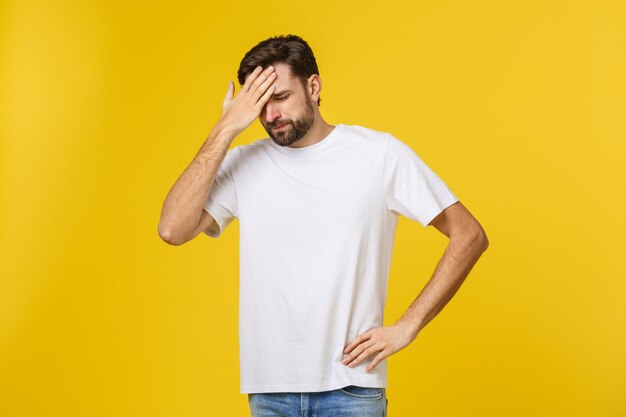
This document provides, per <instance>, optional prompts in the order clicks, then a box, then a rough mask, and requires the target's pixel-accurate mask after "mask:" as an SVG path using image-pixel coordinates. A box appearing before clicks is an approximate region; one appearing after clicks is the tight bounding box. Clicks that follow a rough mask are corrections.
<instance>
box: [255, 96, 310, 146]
mask: <svg viewBox="0 0 626 417" xmlns="http://www.w3.org/2000/svg"><path fill="white" fill-rule="evenodd" d="M305 101H306V106H305V110H304V115H303V116H302V117H300V118H299V119H295V120H291V121H289V120H275V121H274V122H273V123H271V124H268V125H267V126H265V125H263V127H264V128H265V131H266V132H267V134H268V135H270V137H271V138H272V140H273V141H274V142H275V143H276V144H277V145H279V146H289V145H291V144H292V143H294V142H297V141H299V140H300V139H302V137H303V136H304V135H306V134H307V132H308V131H309V129H311V126H313V122H314V120H315V113H314V111H313V105H312V104H311V102H310V101H309V100H305ZM285 123H286V124H287V126H285V127H283V128H282V129H281V130H274V128H275V127H278V126H281V125H284V124H285Z"/></svg>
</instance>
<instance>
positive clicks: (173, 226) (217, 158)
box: [158, 66, 276, 245]
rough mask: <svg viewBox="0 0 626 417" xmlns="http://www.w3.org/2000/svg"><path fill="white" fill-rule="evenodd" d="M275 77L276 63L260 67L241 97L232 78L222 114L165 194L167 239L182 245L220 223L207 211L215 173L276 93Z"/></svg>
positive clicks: (161, 224) (162, 234)
mask: <svg viewBox="0 0 626 417" xmlns="http://www.w3.org/2000/svg"><path fill="white" fill-rule="evenodd" d="M275 79H276V76H275V75H274V68H273V67H271V66H270V67H268V68H266V69H265V70H263V69H262V68H261V67H257V68H256V69H255V70H254V71H253V72H252V73H251V74H250V75H249V76H248V77H247V79H246V81H245V83H244V85H243V86H242V88H241V91H240V92H239V94H237V97H234V95H233V93H234V85H233V83H232V82H229V84H228V91H227V93H226V97H225V98H224V103H223V113H222V117H221V118H220V120H219V122H218V123H217V124H216V125H215V127H214V128H213V130H212V131H211V133H210V135H209V137H208V139H207V140H206V141H205V142H204V144H203V145H202V148H201V149H200V151H199V152H198V154H197V155H196V157H195V158H194V159H193V161H192V162H191V164H190V165H189V166H188V167H187V169H185V171H184V172H183V173H182V174H181V176H180V177H179V178H178V180H177V181H176V183H175V184H174V186H173V187H172V189H171V190H170V192H169V193H168V194H167V197H166V198H165V202H164V203H163V208H162V210H161V220H160V222H159V228H158V232H159V236H160V237H161V239H163V240H164V241H165V242H167V243H169V244H171V245H182V244H183V243H185V242H187V241H189V240H191V239H193V238H194V237H196V236H197V235H198V234H199V233H200V232H202V231H204V232H205V233H206V232H207V231H208V230H210V229H214V228H215V227H216V223H215V219H213V218H212V217H211V216H210V215H209V214H208V213H206V211H204V204H205V203H206V200H207V199H208V197H209V195H210V193H211V188H212V186H213V182H214V180H215V176H216V174H217V171H218V169H219V167H220V165H221V164H222V161H223V160H224V157H225V156H226V153H227V152H228V148H229V146H230V144H231V143H232V141H233V140H234V139H235V137H236V136H238V135H239V134H240V133H241V132H243V131H244V130H245V129H246V128H247V127H248V126H249V125H250V124H252V122H253V121H254V119H256V118H257V117H258V116H259V114H260V113H261V110H263V107H264V106H265V104H266V103H267V101H268V100H269V98H270V97H271V95H272V94H273V92H274V90H275V89H276V86H275V84H274V81H275Z"/></svg>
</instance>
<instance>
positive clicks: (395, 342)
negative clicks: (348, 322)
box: [341, 323, 417, 372]
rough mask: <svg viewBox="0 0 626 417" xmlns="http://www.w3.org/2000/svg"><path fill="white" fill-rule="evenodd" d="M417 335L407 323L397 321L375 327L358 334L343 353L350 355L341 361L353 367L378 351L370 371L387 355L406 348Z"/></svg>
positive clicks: (368, 368) (368, 367)
mask: <svg viewBox="0 0 626 417" xmlns="http://www.w3.org/2000/svg"><path fill="white" fill-rule="evenodd" d="M416 337H417V334H416V333H415V332H414V331H412V330H411V329H410V328H409V327H408V326H407V325H405V324H398V323H396V324H394V325H391V326H383V327H375V328H373V329H370V330H368V331H366V332H365V333H362V334H360V335H358V336H357V337H356V338H355V339H354V340H352V341H351V342H350V343H348V344H347V345H346V348H345V349H344V351H343V353H345V354H348V356H347V357H345V358H344V359H343V360H342V361H341V363H343V364H344V365H348V366H350V367H351V368H352V367H354V366H355V365H358V364H359V363H361V362H363V361H364V360H365V359H367V358H369V357H370V356H373V355H376V354H377V353H378V355H376V357H375V358H374V360H373V361H372V362H371V363H370V364H369V365H368V366H367V368H366V369H365V371H366V372H369V371H371V370H372V369H374V368H375V367H376V365H378V364H379V363H380V361H382V360H383V359H385V358H386V357H387V356H389V355H391V354H393V353H396V352H397V351H399V350H401V349H404V348H405V347H406V346H408V345H409V344H410V343H411V342H412V341H413V340H414V339H415V338H416Z"/></svg>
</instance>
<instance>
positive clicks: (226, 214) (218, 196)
mask: <svg viewBox="0 0 626 417" xmlns="http://www.w3.org/2000/svg"><path fill="white" fill-rule="evenodd" d="M238 164H239V149H238V147H236V148H233V149H229V150H228V151H227V152H226V155H225V156H224V160H223V161H222V164H221V165H220V167H219V169H218V170H217V174H216V175H215V180H214V181H213V186H212V187H211V192H210V193H209V196H208V198H207V200H206V203H205V204H204V210H205V211H206V212H207V213H209V214H210V215H211V217H213V218H214V219H215V222H216V223H217V225H218V227H219V230H217V231H216V232H212V231H211V232H209V233H208V235H209V236H210V237H215V238H216V237H219V236H220V235H221V234H222V232H223V231H224V229H226V227H227V226H228V225H229V224H230V223H231V222H232V221H233V220H234V219H235V217H237V216H238V215H239V207H238V204H237V193H236V189H235V178H236V174H237V166H238Z"/></svg>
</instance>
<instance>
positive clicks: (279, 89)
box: [259, 63, 315, 146]
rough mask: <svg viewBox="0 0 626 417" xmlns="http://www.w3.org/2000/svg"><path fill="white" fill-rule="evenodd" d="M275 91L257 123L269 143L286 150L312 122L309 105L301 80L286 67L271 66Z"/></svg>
mask: <svg viewBox="0 0 626 417" xmlns="http://www.w3.org/2000/svg"><path fill="white" fill-rule="evenodd" d="M274 68H275V69H274V72H276V80H275V82H274V83H275V85H276V90H275V91H274V94H273V96H272V97H271V98H270V99H269V100H268V101H267V103H266V104H265V106H264V107H263V110H261V113H260V114H259V120H260V121H261V124H262V125H263V127H264V128H265V131H266V132H267V134H268V135H270V137H271V138H272V140H273V141H274V142H275V143H276V144H278V145H280V146H289V145H291V144H292V143H294V142H296V141H298V140H300V139H301V138H302V137H303V136H304V135H306V133H307V132H308V131H309V129H310V128H311V126H312V125H313V122H314V120H315V111H314V108H313V104H312V101H311V99H310V97H309V96H308V94H307V93H306V91H305V89H304V86H303V85H302V83H301V81H300V79H298V78H297V77H295V76H293V75H292V74H291V70H290V69H289V67H288V66H287V65H285V64H282V63H278V64H274Z"/></svg>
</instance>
